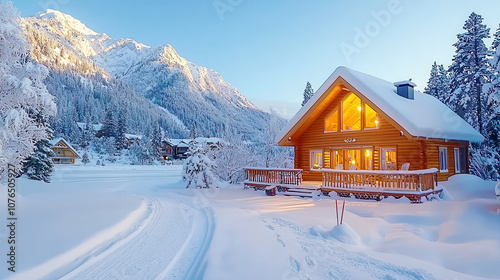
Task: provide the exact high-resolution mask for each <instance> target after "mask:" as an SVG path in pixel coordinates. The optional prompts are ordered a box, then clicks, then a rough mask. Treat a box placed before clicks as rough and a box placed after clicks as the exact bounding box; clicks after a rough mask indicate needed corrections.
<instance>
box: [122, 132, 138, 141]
mask: <svg viewBox="0 0 500 280" xmlns="http://www.w3.org/2000/svg"><path fill="white" fill-rule="evenodd" d="M125 138H127V139H129V140H130V139H139V140H141V139H142V135H136V134H129V133H125Z"/></svg>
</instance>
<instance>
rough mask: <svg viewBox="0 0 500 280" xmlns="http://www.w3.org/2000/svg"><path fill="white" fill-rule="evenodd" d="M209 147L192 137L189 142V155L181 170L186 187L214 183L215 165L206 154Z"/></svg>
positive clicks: (207, 185) (202, 186)
mask: <svg viewBox="0 0 500 280" xmlns="http://www.w3.org/2000/svg"><path fill="white" fill-rule="evenodd" d="M209 149H210V148H209V147H208V146H207V145H206V144H205V143H198V142H196V140H194V139H193V140H191V142H190V143H189V152H188V155H189V156H188V158H187V159H186V160H185V161H184V166H183V170H182V179H183V180H184V181H186V182H187V185H186V188H189V187H195V188H210V187H212V186H213V184H214V183H215V175H214V173H213V169H214V167H215V166H214V162H213V161H212V159H210V158H209V156H208V153H209Z"/></svg>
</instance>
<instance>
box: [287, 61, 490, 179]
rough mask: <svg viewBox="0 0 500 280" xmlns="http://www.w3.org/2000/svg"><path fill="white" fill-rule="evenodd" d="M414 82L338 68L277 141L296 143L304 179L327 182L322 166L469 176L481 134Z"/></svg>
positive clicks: (298, 161) (441, 176) (295, 147)
mask: <svg viewBox="0 0 500 280" xmlns="http://www.w3.org/2000/svg"><path fill="white" fill-rule="evenodd" d="M414 87H415V84H414V83H412V82H411V81H403V82H398V83H391V82H387V81H385V80H382V79H379V78H376V77H373V76H370V75H367V74H363V73H360V72H357V71H354V70H351V69H349V68H346V67H339V68H337V69H336V70H335V71H334V72H333V74H332V75H331V76H330V77H329V78H328V79H327V81H326V82H325V83H324V84H323V85H322V86H321V87H320V88H319V89H318V91H317V92H316V93H315V94H314V95H313V97H312V98H311V99H310V100H309V101H308V102H307V104H305V105H304V106H303V107H302V109H301V110H300V111H299V112H298V113H297V114H296V115H295V116H294V117H293V118H292V119H291V120H290V122H289V123H288V124H287V125H286V126H285V127H284V128H283V130H282V131H281V132H280V134H279V135H278V138H277V140H278V142H279V145H281V146H291V147H294V149H295V168H297V169H302V170H304V171H303V175H302V176H303V179H304V180H305V181H322V179H323V178H322V172H321V169H323V168H328V169H337V170H338V169H342V170H400V169H401V168H402V167H406V168H407V167H408V164H406V165H405V163H409V168H408V169H409V170H423V169H429V168H437V169H438V170H439V172H438V180H439V181H443V180H447V179H448V178H449V177H450V176H452V175H454V174H458V173H468V172H469V164H468V146H469V143H471V142H477V143H479V142H482V141H483V140H484V138H483V136H482V135H481V134H480V133H479V132H477V131H476V130H475V129H474V128H473V127H472V126H470V125H469V124H468V123H467V122H465V121H464V120H463V119H462V118H460V117H459V116H458V115H457V114H455V113H454V112H453V111H451V110H450V109H449V108H448V107H447V106H446V105H444V104H443V103H441V102H440V101H439V100H438V99H436V98H434V97H433V96H430V95H428V94H423V93H420V92H418V91H415V90H414ZM403 165H404V166H403ZM403 169H404V168H403Z"/></svg>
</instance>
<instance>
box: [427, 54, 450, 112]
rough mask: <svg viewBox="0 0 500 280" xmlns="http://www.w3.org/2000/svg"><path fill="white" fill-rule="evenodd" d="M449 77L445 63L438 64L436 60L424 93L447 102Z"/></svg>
mask: <svg viewBox="0 0 500 280" xmlns="http://www.w3.org/2000/svg"><path fill="white" fill-rule="evenodd" d="M448 84H449V79H448V73H447V71H446V70H445V69H444V67H443V65H438V64H437V63H436V62H435V61H434V64H432V67H431V73H430V77H429V81H428V83H427V86H426V87H425V89H424V93H427V94H430V95H432V96H434V97H436V98H437V99H439V100H440V101H441V102H446V101H445V99H446V96H448V95H449V88H448Z"/></svg>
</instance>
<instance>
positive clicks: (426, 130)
mask: <svg viewBox="0 0 500 280" xmlns="http://www.w3.org/2000/svg"><path fill="white" fill-rule="evenodd" d="M339 77H341V78H343V79H344V80H345V81H346V82H347V83H348V85H344V86H346V87H351V88H354V89H355V90H357V91H358V92H360V93H361V94H362V95H363V96H364V97H365V98H367V99H368V100H370V101H371V102H373V103H374V104H375V105H376V106H377V107H378V108H380V109H381V110H382V111H383V113H385V114H386V115H387V116H388V117H390V118H391V119H392V120H394V121H395V122H396V123H398V124H399V125H400V126H401V127H402V128H403V129H405V130H406V131H407V132H408V133H409V134H411V135H412V136H415V137H425V138H437V139H447V140H465V141H470V142H482V141H483V140H484V137H483V136H482V135H481V134H480V133H479V132H477V131H476V130H475V129H474V128H473V127H472V126H471V125H469V124H468V123H467V122H466V121H464V120H463V119H462V118H461V117H460V116H458V115H457V114H456V113H455V112H453V111H452V110H451V109H450V108H448V107H447V106H446V105H444V104H443V103H441V101H439V100H438V99H436V98H435V97H433V96H431V95H428V94H424V93H421V92H418V91H415V92H414V99H408V98H405V97H402V96H399V95H397V94H396V87H395V86H394V84H393V83H390V82H388V81H385V80H382V79H379V78H376V77H373V76H370V75H367V74H364V73H361V72H358V71H354V70H352V69H349V68H347V67H344V66H340V67H338V68H337V69H336V70H335V71H334V72H333V74H332V75H330V77H329V78H328V79H327V80H326V82H325V83H324V84H323V85H322V86H321V87H320V88H319V89H318V90H317V91H316V93H315V94H314V95H313V96H312V97H311V99H310V100H309V101H308V102H307V103H306V104H305V105H304V106H303V107H302V108H301V109H300V110H299V111H298V112H297V114H295V116H294V117H293V118H292V119H291V120H290V121H289V122H288V124H287V125H286V126H285V127H284V128H283V129H282V130H281V132H280V133H279V134H278V136H277V139H276V140H278V141H279V142H282V141H285V139H288V137H289V136H291V135H292V134H293V133H294V132H295V131H293V129H294V127H295V126H296V124H297V123H299V122H300V121H301V120H302V119H303V118H307V116H306V115H307V113H308V112H309V111H310V110H311V109H313V110H314V109H315V107H316V106H318V105H319V103H320V102H318V100H320V99H321V97H322V96H323V95H324V94H326V93H329V91H328V89H329V88H330V87H331V86H332V85H333V84H334V83H335V81H337V79H339Z"/></svg>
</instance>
